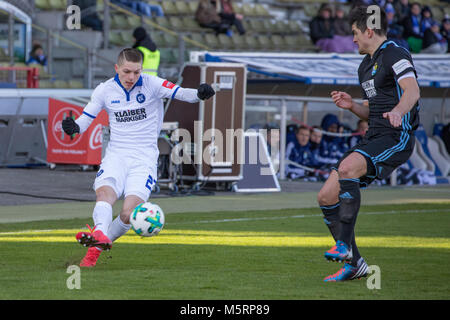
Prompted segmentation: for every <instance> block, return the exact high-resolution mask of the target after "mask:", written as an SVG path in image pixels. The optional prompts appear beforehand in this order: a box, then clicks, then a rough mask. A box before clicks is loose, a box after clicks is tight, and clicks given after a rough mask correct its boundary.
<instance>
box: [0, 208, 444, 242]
mask: <svg viewBox="0 0 450 320" xmlns="http://www.w3.org/2000/svg"><path fill="white" fill-rule="evenodd" d="M433 212H450V208H449V209H430V210H426V209H424V210H391V211H373V212H360V213H359V214H358V215H384V214H398V213H433ZM309 217H315V218H316V217H323V214H321V213H319V214H300V215H293V216H275V217H259V218H233V219H219V220H198V221H189V222H174V223H170V225H171V226H175V225H188V224H202V223H224V222H242V221H259V220H281V219H302V218H309ZM56 230H60V229H46V230H23V231H10V232H0V236H1V235H11V234H23V233H33V232H52V231H56Z"/></svg>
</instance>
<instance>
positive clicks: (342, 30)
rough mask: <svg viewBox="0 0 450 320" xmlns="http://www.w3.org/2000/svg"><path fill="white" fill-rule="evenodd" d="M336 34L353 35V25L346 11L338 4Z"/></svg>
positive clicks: (335, 23) (335, 19)
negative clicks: (346, 15)
mask: <svg viewBox="0 0 450 320" xmlns="http://www.w3.org/2000/svg"><path fill="white" fill-rule="evenodd" d="M333 27H334V34H336V35H339V36H352V27H351V26H350V24H349V23H348V20H347V17H345V12H344V10H343V9H342V8H341V7H340V6H336V13H335V17H334V25H333Z"/></svg>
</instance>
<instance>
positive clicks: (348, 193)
mask: <svg viewBox="0 0 450 320" xmlns="http://www.w3.org/2000/svg"><path fill="white" fill-rule="evenodd" d="M370 17H371V13H368V11H367V7H355V8H354V9H353V10H352V11H351V13H350V15H349V19H350V23H351V25H352V32H353V41H354V42H355V43H356V44H357V45H358V50H359V53H360V54H363V55H365V57H364V59H363V61H362V62H361V64H360V66H359V69H358V76H359V82H360V84H361V87H362V89H363V90H362V93H363V101H364V102H363V104H358V103H356V102H355V101H353V99H352V97H351V96H350V95H349V94H348V93H346V92H341V91H333V92H331V97H332V99H333V101H334V103H335V104H336V106H338V107H339V108H342V109H346V110H349V111H351V112H353V113H354V114H355V115H357V116H358V117H359V118H360V119H364V120H367V121H368V122H369V130H368V132H367V133H366V135H365V137H364V138H363V139H362V140H361V141H360V143H358V144H357V145H356V146H354V147H353V148H351V149H350V150H348V151H347V152H346V153H345V154H344V155H343V156H342V158H341V159H340V160H339V161H338V163H337V164H336V166H335V167H334V168H333V169H334V170H332V172H331V174H330V176H329V178H328V179H327V181H326V182H325V184H324V185H323V187H322V189H321V190H320V192H319V194H318V196H317V200H318V203H319V205H320V207H321V209H322V212H323V214H324V220H325V223H326V224H327V226H328V228H329V230H330V232H331V234H332V236H333V237H334V239H335V241H336V245H335V246H333V247H332V248H331V249H330V250H328V251H327V252H326V253H325V258H326V259H328V260H332V261H339V262H346V263H345V264H344V267H343V268H341V269H340V270H339V271H338V272H337V273H335V274H333V275H330V276H328V277H326V278H325V279H324V281H326V282H328V281H345V280H353V279H357V278H360V277H364V276H366V275H367V273H368V265H367V263H366V262H365V261H364V259H363V258H362V257H361V255H360V253H359V251H358V248H357V246H356V242H355V233H354V228H355V223H356V217H357V214H358V211H359V207H360V203H361V196H360V187H367V186H368V185H369V184H370V183H371V182H372V181H373V180H374V179H375V178H379V179H384V178H387V177H388V176H389V175H390V174H391V173H392V171H393V170H394V169H395V168H396V167H398V166H400V165H401V164H402V163H404V162H406V161H407V160H408V158H409V157H410V155H411V153H412V151H413V148H414V130H415V129H416V128H417V126H418V124H419V113H418V108H419V107H418V101H419V98H420V92H419V86H418V83H417V80H416V78H417V74H416V70H415V68H414V64H413V61H412V58H411V55H410V54H409V52H408V51H407V50H406V49H404V48H402V47H399V46H397V45H396V44H395V43H394V42H392V41H388V40H387V38H386V29H387V21H386V14H385V12H384V11H383V9H380V14H379V16H378V17H375V19H376V18H378V21H379V22H380V23H379V25H378V28H377V27H372V23H368V21H371V22H373V21H376V20H372V18H373V17H372V18H370ZM374 25H376V24H374Z"/></svg>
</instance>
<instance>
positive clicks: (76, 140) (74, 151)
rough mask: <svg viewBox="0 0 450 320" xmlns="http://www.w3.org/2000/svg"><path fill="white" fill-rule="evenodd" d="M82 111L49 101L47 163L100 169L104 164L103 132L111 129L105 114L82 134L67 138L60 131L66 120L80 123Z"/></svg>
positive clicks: (72, 106) (102, 113)
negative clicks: (105, 129) (98, 166)
mask: <svg viewBox="0 0 450 320" xmlns="http://www.w3.org/2000/svg"><path fill="white" fill-rule="evenodd" d="M82 113H83V107H80V106H76V105H74V104H70V103H67V102H64V101H60V100H56V99H52V98H50V99H49V102H48V128H47V141H48V147H47V162H49V163H66V164H80V165H99V164H100V162H101V160H102V131H103V130H102V129H103V126H107V125H108V114H107V113H106V111H104V110H103V111H102V112H100V113H99V115H98V116H97V118H95V119H94V121H93V122H92V123H91V125H90V126H89V128H88V129H87V130H86V131H85V132H84V133H83V134H75V135H73V136H69V135H67V134H66V133H65V132H64V131H63V130H62V127H61V124H62V120H63V119H65V118H67V117H73V118H74V119H77V118H78V117H79V116H80V115H81V114H82Z"/></svg>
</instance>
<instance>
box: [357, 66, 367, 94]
mask: <svg viewBox="0 0 450 320" xmlns="http://www.w3.org/2000/svg"><path fill="white" fill-rule="evenodd" d="M364 61H365V59H364V60H363V62H362V63H361V65H362V64H363V63H364ZM361 65H360V66H359V68H358V79H359V83H360V84H361V83H362V77H363V76H362V71H361ZM361 99H363V100H369V98H368V97H367V94H366V91H365V90H364V88H363V87H362V85H361Z"/></svg>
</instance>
